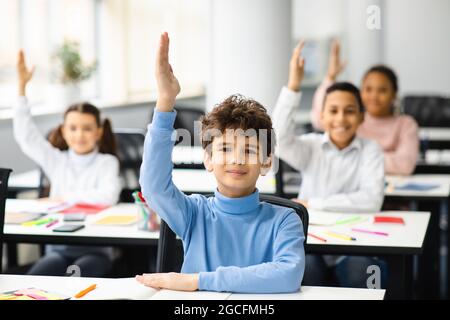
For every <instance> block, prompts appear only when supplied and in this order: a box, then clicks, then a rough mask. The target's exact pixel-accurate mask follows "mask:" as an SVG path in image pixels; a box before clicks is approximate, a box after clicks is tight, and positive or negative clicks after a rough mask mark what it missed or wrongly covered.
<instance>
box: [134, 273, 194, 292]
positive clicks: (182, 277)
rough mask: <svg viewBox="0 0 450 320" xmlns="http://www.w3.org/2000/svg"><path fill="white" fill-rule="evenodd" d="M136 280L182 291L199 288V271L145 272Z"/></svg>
mask: <svg viewBox="0 0 450 320" xmlns="http://www.w3.org/2000/svg"><path fill="white" fill-rule="evenodd" d="M136 280H137V281H139V282H140V283H142V284H143V285H145V286H147V287H152V288H155V289H169V290H180V291H195V290H198V273H193V274H186V273H177V272H169V273H144V274H143V275H141V276H139V275H138V276H136Z"/></svg>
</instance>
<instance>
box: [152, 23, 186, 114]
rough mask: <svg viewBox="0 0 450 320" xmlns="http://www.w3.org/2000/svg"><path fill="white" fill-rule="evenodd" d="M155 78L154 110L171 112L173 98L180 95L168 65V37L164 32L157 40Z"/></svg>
mask: <svg viewBox="0 0 450 320" xmlns="http://www.w3.org/2000/svg"><path fill="white" fill-rule="evenodd" d="M155 76H156V83H157V86H158V99H157V102H156V108H157V109H158V110H159V111H164V112H168V111H172V110H173V107H174V105H175V98H176V97H177V95H178V93H180V84H179V83H178V80H177V78H176V77H175V75H174V74H173V70H172V67H171V65H170V63H169V35H168V34H167V32H164V33H163V34H162V35H161V38H160V40H159V49H158V53H157V55H156V66H155Z"/></svg>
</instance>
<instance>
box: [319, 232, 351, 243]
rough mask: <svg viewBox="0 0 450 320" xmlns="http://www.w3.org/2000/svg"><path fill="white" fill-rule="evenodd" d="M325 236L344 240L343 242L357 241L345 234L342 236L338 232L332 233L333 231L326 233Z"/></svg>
mask: <svg viewBox="0 0 450 320" xmlns="http://www.w3.org/2000/svg"><path fill="white" fill-rule="evenodd" d="M325 234H327V235H329V236H330V237H335V238H338V239H342V240H350V241H355V240H356V238H354V237H350V236H347V235H345V234H340V233H336V232H332V231H326V232H325Z"/></svg>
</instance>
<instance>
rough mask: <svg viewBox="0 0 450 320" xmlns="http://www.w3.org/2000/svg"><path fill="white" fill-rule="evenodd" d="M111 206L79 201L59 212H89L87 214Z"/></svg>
mask: <svg viewBox="0 0 450 320" xmlns="http://www.w3.org/2000/svg"><path fill="white" fill-rule="evenodd" d="M107 208H109V206H105V205H98V204H87V203H77V204H74V205H71V206H69V207H68V208H64V209H63V210H61V211H58V212H59V213H87V214H95V213H99V212H100V211H103V210H105V209H107Z"/></svg>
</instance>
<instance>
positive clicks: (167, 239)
mask: <svg viewBox="0 0 450 320" xmlns="http://www.w3.org/2000/svg"><path fill="white" fill-rule="evenodd" d="M209 196H211V195H209ZM259 198H260V200H261V201H264V202H268V203H271V204H274V205H278V206H283V207H287V208H292V209H294V210H295V212H296V213H297V214H298V215H299V217H300V219H301V220H302V223H303V233H304V234H305V242H304V243H305V244H306V239H307V236H308V223H309V216H308V210H306V208H305V207H304V206H303V205H301V204H299V203H296V202H293V201H291V200H288V199H283V198H280V197H276V196H271V195H263V194H260V197H259ZM182 255H183V254H182V250H181V251H180V243H179V242H178V241H177V239H176V235H175V233H174V232H173V231H172V229H170V228H169V226H168V225H167V223H165V221H164V220H161V226H160V231H159V240H158V253H157V259H156V272H179V271H180V269H179V268H180V266H181V263H182V261H183V257H182Z"/></svg>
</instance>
